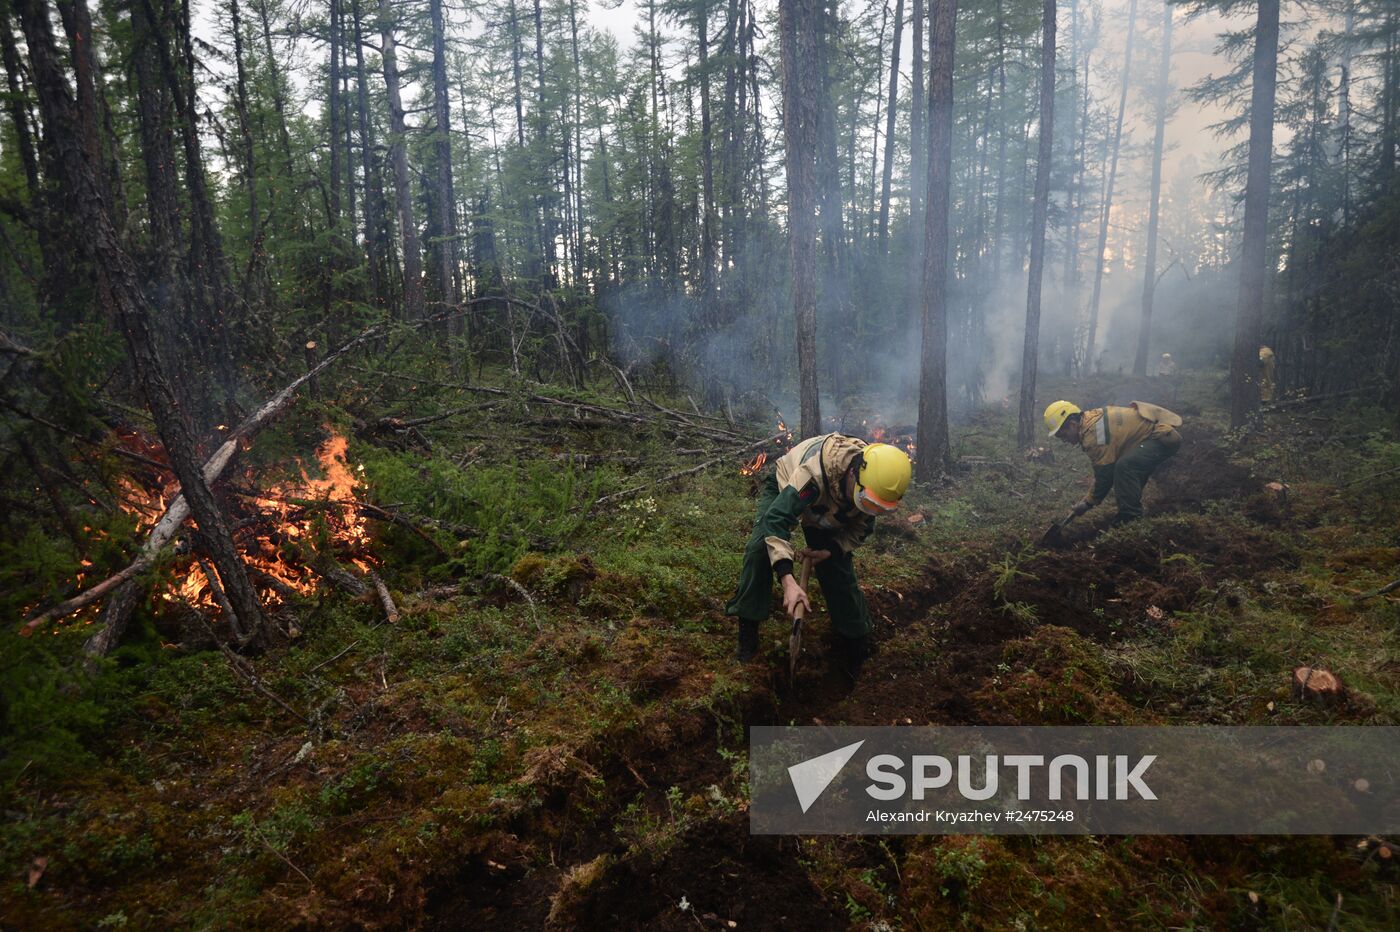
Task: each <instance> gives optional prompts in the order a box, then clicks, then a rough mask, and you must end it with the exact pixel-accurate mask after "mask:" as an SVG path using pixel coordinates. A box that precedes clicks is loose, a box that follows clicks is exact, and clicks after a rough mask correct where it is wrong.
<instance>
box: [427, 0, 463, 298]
mask: <svg viewBox="0 0 1400 932" xmlns="http://www.w3.org/2000/svg"><path fill="white" fill-rule="evenodd" d="M428 8H429V14H430V16H431V17H432V28H433V122H434V123H435V124H436V125H435V127H434V131H433V161H434V163H435V164H434V168H435V172H434V174H435V178H434V184H433V185H432V190H431V196H432V198H433V201H434V202H435V203H436V205H437V206H436V208H435V209H434V211H433V214H434V216H435V218H436V221H437V223H436V229H435V230H434V242H433V257H434V258H433V267H434V271H435V272H436V273H437V274H436V278H437V287H436V291H437V296H438V301H439V302H440V304H441V309H443V310H445V309H446V308H447V307H448V306H449V305H452V304H455V303H456V301H457V288H456V284H455V279H454V277H453V271H454V269H455V267H456V265H457V195H456V194H455V193H454V191H453V184H452V117H451V106H450V105H451V100H450V98H449V97H448V93H447V27H446V23H445V22H444V21H443V16H442V0H429V5H428Z"/></svg>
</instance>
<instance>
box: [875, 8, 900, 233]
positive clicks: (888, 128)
mask: <svg viewBox="0 0 1400 932" xmlns="http://www.w3.org/2000/svg"><path fill="white" fill-rule="evenodd" d="M903 37H904V0H895V4H894V47H893V48H892V49H891V50H890V95H889V109H888V110H887V111H886V113H885V166H884V173H883V174H882V175H881V176H880V233H879V235H880V254H881V255H885V254H886V253H888V252H889V232H890V178H891V176H892V175H893V174H894V118H895V114H896V112H897V106H898V103H899V46H900V40H901V39H902V38H903Z"/></svg>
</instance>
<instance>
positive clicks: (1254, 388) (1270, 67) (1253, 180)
mask: <svg viewBox="0 0 1400 932" xmlns="http://www.w3.org/2000/svg"><path fill="white" fill-rule="evenodd" d="M1278 21H1279V0H1259V22H1258V26H1257V27H1256V29H1255V34H1254V75H1253V87H1252V88H1251V90H1250V99H1249V175H1248V177H1247V179H1246V181H1245V187H1244V244H1243V246H1242V247H1241V249H1240V302H1239V309H1238V311H1237V312H1236V315H1235V351H1234V354H1233V355H1232V356H1231V358H1230V423H1231V425H1233V426H1235V427H1242V426H1243V425H1244V423H1245V421H1246V420H1247V419H1248V417H1249V415H1250V414H1252V413H1253V412H1254V410H1255V409H1256V408H1258V407H1259V337H1260V334H1261V331H1262V329H1263V320H1264V288H1265V284H1266V282H1267V280H1268V256H1269V182H1270V175H1271V174H1272V172H1273V151H1274V90H1275V84H1276V82H1277V79H1278Z"/></svg>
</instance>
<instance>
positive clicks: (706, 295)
mask: <svg viewBox="0 0 1400 932" xmlns="http://www.w3.org/2000/svg"><path fill="white" fill-rule="evenodd" d="M695 16H696V19H697V23H696V27H697V29H696V32H697V36H698V41H699V63H700V187H701V191H702V194H703V204H702V205H701V212H700V294H701V296H702V300H703V301H704V302H705V315H706V317H707V318H709V319H710V323H711V324H712V325H716V324H717V323H718V321H715V320H714V319H713V318H714V308H713V307H712V305H713V300H712V297H711V292H712V291H713V290H714V274H715V252H716V249H715V170H714V164H715V163H714V145H713V143H712V141H711V139H710V137H711V130H710V2H709V0H696V11H695Z"/></svg>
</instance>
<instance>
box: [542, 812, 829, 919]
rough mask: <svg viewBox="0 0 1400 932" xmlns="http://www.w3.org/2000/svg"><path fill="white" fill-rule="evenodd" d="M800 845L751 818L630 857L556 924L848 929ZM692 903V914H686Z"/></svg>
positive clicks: (580, 895)
mask: <svg viewBox="0 0 1400 932" xmlns="http://www.w3.org/2000/svg"><path fill="white" fill-rule="evenodd" d="M797 853H798V852H797V845H796V840H795V839H792V838H779V837H772V836H751V835H749V831H748V820H747V817H746V816H744V815H743V814H741V813H740V814H735V815H734V816H732V817H730V818H728V819H725V820H723V821H718V820H710V821H706V822H705V823H703V824H702V825H701V826H700V827H698V828H697V829H695V830H693V831H691V832H689V833H687V834H686V836H685V838H684V840H683V843H682V844H678V845H677V846H675V847H672V848H669V849H667V850H663V851H646V852H643V853H641V854H638V855H635V856H632V857H628V858H623V859H621V860H620V861H618V862H616V863H615V864H613V865H611V866H610V867H609V868H608V869H606V870H605V871H603V872H602V876H600V877H597V878H596V879H593V880H592V882H591V883H589V884H587V886H586V888H585V889H583V890H580V891H574V890H569V891H568V892H567V893H566V894H565V896H563V897H561V899H560V904H561V908H559V909H558V910H556V913H555V916H554V917H553V919H554V925H556V926H557V927H559V928H588V929H663V930H664V929H674V930H678V932H679V930H685V929H694V928H696V927H697V925H698V927H699V928H704V929H714V928H727V927H731V926H730V925H729V924H730V923H733V924H734V926H737V927H738V928H744V929H844V928H846V927H847V926H848V922H847V920H846V918H845V917H844V916H842V915H841V914H840V913H838V912H837V911H836V909H835V907H834V904H830V903H827V902H826V900H825V898H824V897H823V896H822V893H821V891H820V890H819V889H817V887H816V886H815V885H814V884H813V883H812V880H811V878H810V877H809V876H808V875H807V872H806V870H805V869H804V868H803V867H802V865H801V864H799V863H798V859H797ZM682 901H684V908H683V907H682Z"/></svg>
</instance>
